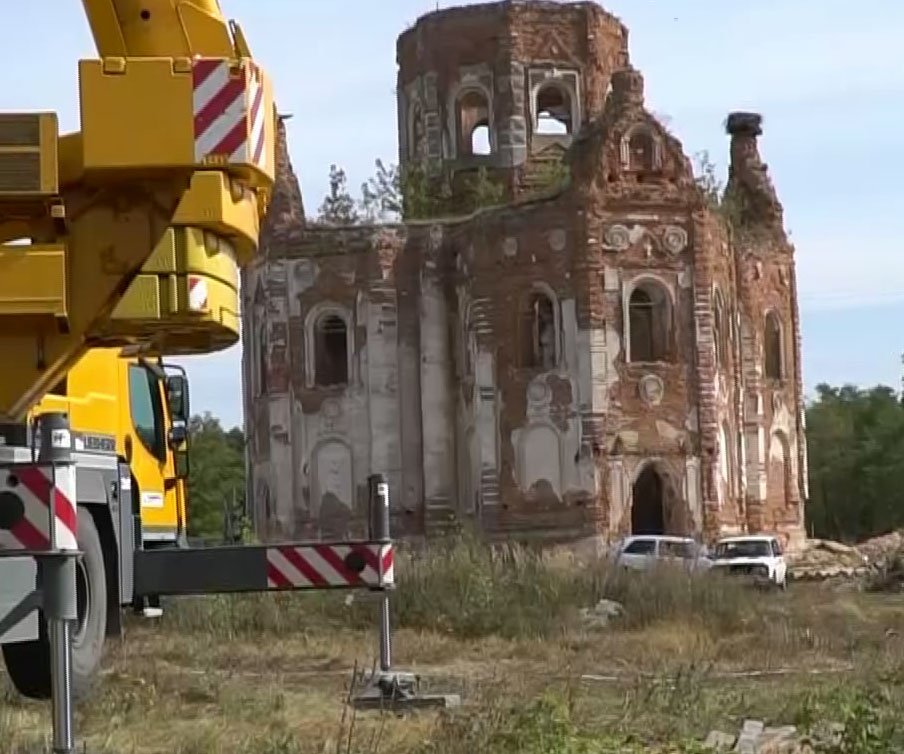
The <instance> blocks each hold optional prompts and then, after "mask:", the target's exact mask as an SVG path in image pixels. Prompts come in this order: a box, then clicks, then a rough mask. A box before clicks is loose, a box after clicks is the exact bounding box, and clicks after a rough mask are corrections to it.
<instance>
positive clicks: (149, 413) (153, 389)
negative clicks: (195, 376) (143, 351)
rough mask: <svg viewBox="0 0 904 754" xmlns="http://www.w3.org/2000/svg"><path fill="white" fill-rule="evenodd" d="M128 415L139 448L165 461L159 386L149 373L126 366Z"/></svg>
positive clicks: (131, 365) (138, 367)
mask: <svg viewBox="0 0 904 754" xmlns="http://www.w3.org/2000/svg"><path fill="white" fill-rule="evenodd" d="M129 411H130V413H131V414H132V426H133V427H134V428H135V434H136V435H137V436H138V439H139V440H141V444H142V445H144V447H145V448H146V449H147V450H148V452H149V453H151V454H152V455H154V456H156V457H157V458H158V459H159V460H160V461H166V437H165V435H164V431H163V430H164V427H163V402H162V400H161V398H160V385H159V383H158V381H157V378H156V377H155V376H154V374H153V373H152V372H151V371H150V370H148V369H145V368H144V367H142V366H139V365H136V364H130V365H129Z"/></svg>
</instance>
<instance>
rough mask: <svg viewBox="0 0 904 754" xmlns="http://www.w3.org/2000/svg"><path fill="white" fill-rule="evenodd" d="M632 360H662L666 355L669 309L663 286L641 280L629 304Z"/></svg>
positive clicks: (669, 323)
mask: <svg viewBox="0 0 904 754" xmlns="http://www.w3.org/2000/svg"><path fill="white" fill-rule="evenodd" d="M628 317H629V331H630V333H629V334H630V344H631V361H639V362H649V361H664V360H665V359H666V358H667V357H668V352H669V340H670V335H671V311H670V306H669V297H668V293H667V292H666V290H665V289H664V288H663V287H662V286H661V285H659V284H658V283H654V282H652V281H644V282H643V283H641V284H640V285H638V286H637V288H635V289H634V292H633V293H632V294H631V299H630V301H629V304H628Z"/></svg>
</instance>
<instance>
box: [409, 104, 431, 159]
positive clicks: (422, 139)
mask: <svg viewBox="0 0 904 754" xmlns="http://www.w3.org/2000/svg"><path fill="white" fill-rule="evenodd" d="M426 152H427V149H426V131H425V129H424V113H423V110H421V106H420V105H414V107H413V108H412V111H411V144H410V145H409V150H408V154H409V156H411V157H412V158H413V159H421V158H423V157H425V156H426Z"/></svg>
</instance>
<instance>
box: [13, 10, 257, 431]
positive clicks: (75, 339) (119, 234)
mask: <svg viewBox="0 0 904 754" xmlns="http://www.w3.org/2000/svg"><path fill="white" fill-rule="evenodd" d="M82 2H83V6H84V9H85V13H86V15H87V18H88V21H89V24H90V26H91V30H92V34H93V35H94V39H95V43H96V46H97V50H98V54H99V57H98V59H94V60H82V61H80V63H79V88H80V91H79V104H80V114H81V129H80V131H79V132H77V133H75V134H68V135H65V136H60V134H59V133H58V130H57V121H56V116H55V114H53V113H12V114H0V353H3V354H4V363H5V368H4V369H3V370H0V422H4V421H7V422H10V421H12V422H15V421H18V420H20V419H22V418H23V417H24V416H25V414H26V413H27V411H28V410H29V408H30V407H31V406H33V405H34V404H35V403H36V402H37V401H39V400H40V399H41V398H42V397H43V395H44V394H45V393H46V392H47V391H48V390H49V389H50V388H51V387H52V386H53V385H54V384H56V383H57V382H58V381H59V379H60V378H61V377H62V376H63V375H64V374H65V373H66V372H67V371H68V370H69V369H70V368H71V366H72V365H73V364H74V363H75V362H76V361H77V360H78V359H79V358H80V357H81V355H82V354H84V352H85V351H86V350H87V349H88V348H90V347H92V346H95V345H103V344H104V340H103V339H104V335H105V333H106V332H107V331H108V327H107V324H106V323H108V322H109V320H110V317H111V314H112V313H113V312H114V310H115V309H116V307H117V304H118V302H119V301H120V300H121V299H122V297H123V296H124V294H125V293H126V291H127V289H128V288H129V286H130V284H131V282H132V281H133V280H134V279H135V277H136V275H137V274H138V273H139V271H140V269H141V267H142V265H144V264H145V262H146V261H148V260H149V259H150V258H151V257H152V256H153V255H157V257H166V256H167V254H169V250H171V249H177V248H183V247H185V245H186V244H190V245H195V246H197V245H198V243H207V245H208V246H209V243H210V241H209V240H206V239H213V242H214V243H218V242H217V241H216V239H222V241H223V244H222V245H223V246H224V247H228V248H230V249H233V250H234V256H235V258H236V262H237V263H238V264H243V263H246V262H247V261H249V259H250V257H251V255H252V254H254V252H255V251H256V249H257V242H258V234H259V231H260V221H261V218H262V216H263V214H264V212H265V211H266V207H267V202H268V200H269V194H270V191H271V189H272V185H273V177H274V166H275V149H274V143H275V123H274V121H275V115H274V107H273V95H272V87H271V84H270V81H269V78H268V77H267V75H266V73H265V72H264V71H262V70H261V69H260V67H259V66H257V65H256V63H255V62H254V61H253V60H252V59H250V58H249V57H248V56H247V51H248V46H247V43H246V42H245V40H244V35H242V34H241V32H240V31H238V32H237V33H236V34H235V35H234V34H233V30H232V27H231V26H230V24H229V23H228V22H227V21H226V19H225V18H224V16H223V14H222V12H221V10H220V7H219V3H218V2H217V0H82ZM16 239H26V241H27V243H26V244H25V245H12V244H10V243H9V242H11V241H13V240H16ZM196 239H205V241H204V242H199V241H197V240H196Z"/></svg>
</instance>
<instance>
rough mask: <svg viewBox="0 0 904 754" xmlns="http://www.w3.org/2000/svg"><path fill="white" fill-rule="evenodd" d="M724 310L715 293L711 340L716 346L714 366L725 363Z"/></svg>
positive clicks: (720, 300) (717, 294)
mask: <svg viewBox="0 0 904 754" xmlns="http://www.w3.org/2000/svg"><path fill="white" fill-rule="evenodd" d="M725 335H726V330H725V308H724V306H723V305H722V297H721V296H720V295H719V293H718V292H717V293H716V300H715V306H714V307H713V338H714V340H715V346H716V366H722V365H723V364H724V363H725V352H726V350H727V349H726V344H725Z"/></svg>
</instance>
